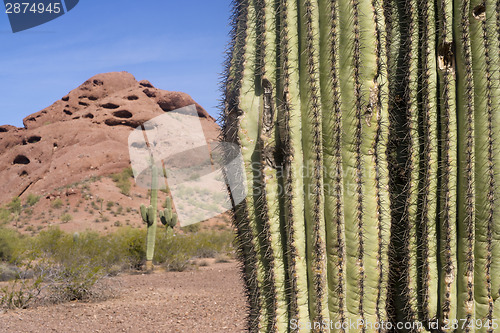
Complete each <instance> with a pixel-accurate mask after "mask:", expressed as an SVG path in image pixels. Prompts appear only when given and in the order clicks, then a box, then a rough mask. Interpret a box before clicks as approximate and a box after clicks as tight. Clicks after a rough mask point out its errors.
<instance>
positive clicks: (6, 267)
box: [0, 263, 19, 282]
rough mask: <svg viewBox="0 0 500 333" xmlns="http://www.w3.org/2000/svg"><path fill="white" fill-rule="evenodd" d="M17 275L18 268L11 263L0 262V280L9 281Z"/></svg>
mask: <svg viewBox="0 0 500 333" xmlns="http://www.w3.org/2000/svg"><path fill="white" fill-rule="evenodd" d="M18 275H19V268H18V267H17V266H15V265H12V264H3V263H0V282H2V281H9V280H13V279H15V278H16V276H18Z"/></svg>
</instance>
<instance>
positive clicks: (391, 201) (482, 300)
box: [223, 0, 500, 332]
mask: <svg viewBox="0 0 500 333" xmlns="http://www.w3.org/2000/svg"><path fill="white" fill-rule="evenodd" d="M233 23H234V24H233V27H234V29H233V32H232V36H233V38H232V44H231V49H230V53H229V57H228V66H227V71H226V81H225V102H224V120H225V123H224V126H223V136H224V139H225V140H226V141H229V142H234V143H237V144H239V145H240V147H241V150H242V155H243V159H244V165H243V166H242V167H243V172H244V173H245V175H246V179H247V184H246V185H247V187H248V196H247V198H246V200H244V201H243V202H241V203H239V204H238V205H236V206H235V207H234V222H235V226H236V229H237V236H238V240H239V242H238V244H239V257H240V259H241V261H242V264H243V265H242V269H243V276H244V279H245V284H246V287H247V296H248V301H249V305H250V306H249V309H250V310H249V317H248V328H249V331H251V332H288V331H298V330H299V328H298V324H299V323H300V324H301V325H302V326H301V331H314V332H327V331H331V332H347V331H349V332H382V331H384V329H383V327H382V328H375V327H374V326H373V325H375V324H376V323H379V324H381V323H382V322H387V321H389V322H391V323H393V324H394V325H395V324H396V323H397V322H421V323H423V328H421V329H407V330H399V331H401V332H414V331H422V330H423V331H431V330H438V329H439V330H440V331H445V332H452V331H455V328H454V327H453V326H452V325H451V324H452V323H453V320H455V321H458V322H459V323H461V324H463V327H460V328H459V329H457V330H456V331H458V332H473V331H478V332H493V331H494V328H495V324H494V321H493V320H494V319H495V320H500V304H499V303H500V301H498V299H499V298H500V277H499V276H500V221H499V218H500V215H499V214H500V213H499V209H498V208H497V204H498V202H497V197H498V196H499V192H498V188H497V187H498V186H499V184H500V179H499V177H500V163H499V162H498V161H497V159H498V157H497V156H499V154H500V71H499V66H500V65H499V60H500V6H499V5H498V4H497V3H496V2H493V1H491V0H484V1H482V0H460V1H459V0H453V1H445V0H438V1H430V0H403V1H394V0H385V1H382V0H331V1H326V0H325V1H323V0H321V1H312V0H298V1H291V0H237V1H235V6H234V19H233ZM436 320H437V321H438V322H439V324H438V326H439V327H437V328H436V327H434V326H433V325H434V323H436ZM357 321H364V322H365V323H367V324H369V323H371V324H372V326H369V325H368V326H356V327H355V328H354V329H353V328H352V326H351V328H349V327H350V326H349V323H352V322H357ZM324 322H328V323H330V322H331V323H333V327H331V326H330V327H329V328H330V329H328V328H326V327H325V326H324V325H319V326H316V327H315V326H314V323H316V324H319V323H324ZM294 323H295V325H294ZM447 323H449V325H447ZM478 323H479V324H478ZM388 331H398V330H395V329H394V330H390V329H389V330H388Z"/></svg>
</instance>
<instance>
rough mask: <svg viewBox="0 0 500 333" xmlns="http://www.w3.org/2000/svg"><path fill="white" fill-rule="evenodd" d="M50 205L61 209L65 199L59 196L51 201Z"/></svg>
mask: <svg viewBox="0 0 500 333" xmlns="http://www.w3.org/2000/svg"><path fill="white" fill-rule="evenodd" d="M50 206H51V207H52V208H55V209H59V208H61V207H62V206H63V201H62V200H61V199H60V198H57V199H55V200H54V201H52V202H51V203H50Z"/></svg>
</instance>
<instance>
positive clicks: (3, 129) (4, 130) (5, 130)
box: [0, 127, 9, 133]
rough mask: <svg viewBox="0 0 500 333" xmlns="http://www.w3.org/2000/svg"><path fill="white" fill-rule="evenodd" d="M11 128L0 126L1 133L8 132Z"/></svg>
mask: <svg viewBox="0 0 500 333" xmlns="http://www.w3.org/2000/svg"><path fill="white" fill-rule="evenodd" d="M8 131H9V130H8V129H6V128H3V127H0V133H5V132H8Z"/></svg>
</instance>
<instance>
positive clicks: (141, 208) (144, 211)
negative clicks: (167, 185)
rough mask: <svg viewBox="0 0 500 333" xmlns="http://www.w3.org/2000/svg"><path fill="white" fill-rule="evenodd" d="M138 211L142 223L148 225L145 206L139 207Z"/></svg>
mask: <svg viewBox="0 0 500 333" xmlns="http://www.w3.org/2000/svg"><path fill="white" fill-rule="evenodd" d="M140 211H141V217H142V220H143V221H144V223H148V209H147V208H146V206H145V205H141V207H140Z"/></svg>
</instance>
